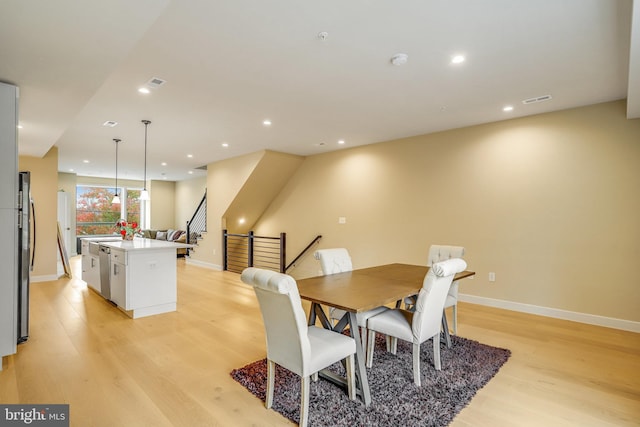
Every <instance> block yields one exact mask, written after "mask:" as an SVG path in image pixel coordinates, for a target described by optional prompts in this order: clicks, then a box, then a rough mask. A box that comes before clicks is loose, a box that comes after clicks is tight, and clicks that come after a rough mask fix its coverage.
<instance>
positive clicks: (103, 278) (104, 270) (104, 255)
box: [100, 245, 111, 300]
mask: <svg viewBox="0 0 640 427" xmlns="http://www.w3.org/2000/svg"><path fill="white" fill-rule="evenodd" d="M110 273H111V248H109V247H108V246H104V245H100V294H101V295H102V296H103V297H105V298H106V299H108V300H111V276H110Z"/></svg>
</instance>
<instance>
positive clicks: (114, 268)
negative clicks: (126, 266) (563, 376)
mask: <svg viewBox="0 0 640 427" xmlns="http://www.w3.org/2000/svg"><path fill="white" fill-rule="evenodd" d="M113 275H114V276H117V275H118V264H113Z"/></svg>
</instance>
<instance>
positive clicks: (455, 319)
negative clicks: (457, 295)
mask: <svg viewBox="0 0 640 427" xmlns="http://www.w3.org/2000/svg"><path fill="white" fill-rule="evenodd" d="M453 335H458V304H454V305H453Z"/></svg>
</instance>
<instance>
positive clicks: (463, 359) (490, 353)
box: [231, 334, 511, 427]
mask: <svg viewBox="0 0 640 427" xmlns="http://www.w3.org/2000/svg"><path fill="white" fill-rule="evenodd" d="M451 338H452V344H453V345H452V348H446V346H445V345H444V344H442V348H441V351H440V356H441V360H442V370H441V371H436V370H435V369H434V368H433V362H432V360H433V359H432V354H433V344H431V341H427V342H426V343H424V344H422V346H421V349H422V351H421V357H420V364H421V370H422V386H421V387H417V386H416V385H415V384H414V383H413V369H412V359H411V357H412V356H411V352H412V350H411V344H409V343H407V342H404V341H400V340H398V352H397V355H393V354H391V353H387V351H386V347H385V343H384V337H382V336H380V335H379V334H378V336H376V349H375V354H374V359H373V367H372V368H371V369H367V375H368V378H369V386H370V388H371V397H372V403H371V405H370V406H369V407H368V408H367V407H365V406H364V404H363V403H362V402H361V401H360V400H359V399H357V400H356V401H350V400H349V398H348V397H347V395H346V391H344V390H343V389H341V388H339V387H337V386H335V385H333V384H331V383H330V382H328V381H325V380H322V379H319V380H318V382H316V383H314V382H313V381H312V382H311V394H310V399H309V425H310V426H421V427H423V426H446V425H448V424H449V423H450V422H451V421H452V420H453V418H454V417H455V416H456V414H457V413H458V412H460V410H462V408H464V407H465V406H466V405H468V404H469V402H470V401H471V399H472V398H473V396H474V395H475V394H476V392H477V391H478V390H479V389H481V388H482V387H483V386H484V385H485V384H486V383H487V382H489V380H490V379H491V378H493V376H494V375H495V374H496V373H497V372H498V370H499V369H500V367H501V366H502V365H503V364H504V363H505V362H506V361H507V359H508V358H509V356H510V355H511V351H509V350H506V349H501V348H496V347H491V346H488V345H484V344H481V343H479V342H476V341H472V340H468V339H465V338H460V337H457V336H452V337H451ZM331 370H334V371H336V372H339V373H343V372H344V371H343V368H342V365H341V364H339V363H338V364H335V365H333V366H332V367H331ZM231 376H232V377H233V378H234V379H235V380H236V381H238V382H239V383H240V384H242V385H243V386H244V387H246V388H247V389H248V390H249V391H250V392H251V393H253V394H254V395H255V396H257V397H258V398H260V399H262V401H264V400H265V391H266V383H267V362H266V359H262V360H259V361H257V362H253V363H251V364H249V365H247V366H245V367H243V368H240V369H234V370H233V371H232V372H231ZM272 409H273V410H275V411H278V412H279V413H281V414H282V415H284V416H285V417H287V418H288V419H290V420H291V421H293V422H294V423H298V421H299V416H300V378H299V377H298V376H297V375H295V374H293V373H291V372H289V371H288V370H286V369H284V368H282V367H280V366H278V367H277V369H276V378H275V392H274V399H273V408H272Z"/></svg>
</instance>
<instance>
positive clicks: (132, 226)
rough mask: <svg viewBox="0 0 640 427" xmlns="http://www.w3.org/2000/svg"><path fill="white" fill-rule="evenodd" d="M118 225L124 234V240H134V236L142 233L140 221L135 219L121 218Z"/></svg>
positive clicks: (121, 233) (119, 230)
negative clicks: (129, 220)
mask: <svg viewBox="0 0 640 427" xmlns="http://www.w3.org/2000/svg"><path fill="white" fill-rule="evenodd" d="M116 227H117V229H118V232H119V233H120V235H121V236H122V240H133V237H134V236H136V235H140V234H141V233H140V228H139V227H138V223H137V222H135V221H133V222H127V221H126V220H124V219H121V220H119V221H118V222H116Z"/></svg>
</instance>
